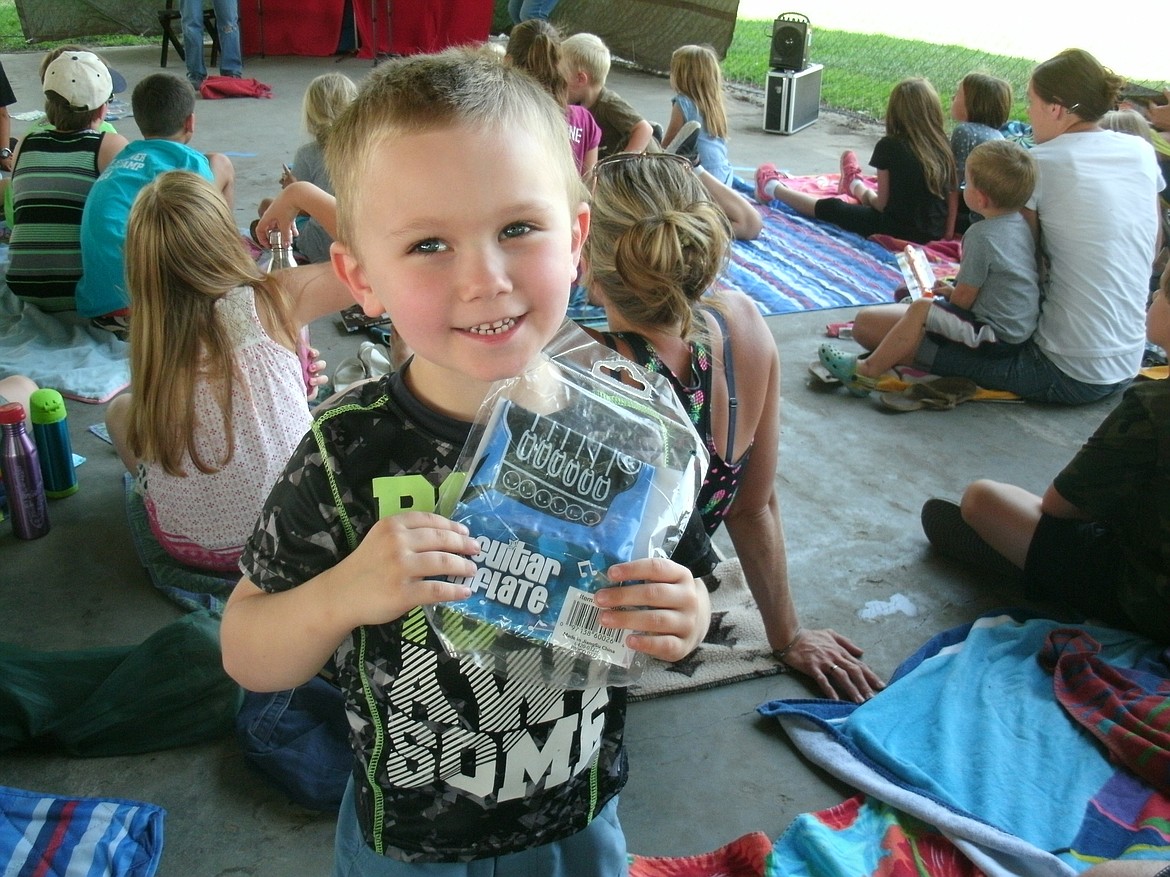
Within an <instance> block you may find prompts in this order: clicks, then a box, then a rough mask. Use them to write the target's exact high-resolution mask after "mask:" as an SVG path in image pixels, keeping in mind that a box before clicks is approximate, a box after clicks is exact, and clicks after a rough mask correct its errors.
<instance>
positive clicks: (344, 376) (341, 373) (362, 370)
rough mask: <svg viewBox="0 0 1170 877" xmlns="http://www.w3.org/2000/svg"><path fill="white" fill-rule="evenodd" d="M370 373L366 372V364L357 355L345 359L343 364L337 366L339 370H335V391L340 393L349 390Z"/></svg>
mask: <svg viewBox="0 0 1170 877" xmlns="http://www.w3.org/2000/svg"><path fill="white" fill-rule="evenodd" d="M368 377H369V375H368V374H366V366H365V363H363V362H362V361H361V360H360V359H358V358H357V357H356V356H351V357H348V358H347V359H343V360H342V361H341V364H340V365H338V366H337V370H336V371H334V372H333V391H334V392H335V393H340V392H342V391H344V390H348V389H349V388H350V387H352V386H353V385H354V384H356V383H358V382H359V381H364V380H365V379H366V378H368Z"/></svg>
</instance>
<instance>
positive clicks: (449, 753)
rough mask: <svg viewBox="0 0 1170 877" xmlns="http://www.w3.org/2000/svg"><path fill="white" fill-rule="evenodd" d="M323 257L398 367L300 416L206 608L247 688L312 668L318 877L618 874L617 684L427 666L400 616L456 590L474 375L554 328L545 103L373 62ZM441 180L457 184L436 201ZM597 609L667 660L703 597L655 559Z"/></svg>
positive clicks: (560, 223) (564, 204) (563, 245)
mask: <svg viewBox="0 0 1170 877" xmlns="http://www.w3.org/2000/svg"><path fill="white" fill-rule="evenodd" d="M326 158H327V163H328V165H329V170H330V176H331V178H332V179H333V181H334V184H335V186H336V189H337V205H338V238H337V243H335V244H334V249H333V263H334V268H335V270H336V271H337V273H338V275H339V276H340V277H341V278H342V279H343V280H344V281H345V282H346V283H347V284H348V285H349V287H350V289H351V290H352V292H353V295H354V297H355V298H356V299H357V301H358V302H359V303H361V304H362V306H363V307H364V308H365V310H366V312H367V313H369V314H371V315H375V314H380V313H382V312H383V311H385V312H387V313H389V315H390V317H391V319H392V320H393V321H394V324H395V327H396V328H397V329H398V331H399V332H400V333H401V335H402V337H403V339H404V341H405V342H406V343H407V344H408V345H409V346H410V348H411V349H412V350H413V351H414V357H413V358H412V359H411V360H410V361H409V362H408V363H407V364H406V365H405V366H404V367H403V369H402V370H401V371H400V372H395V373H392V374H391V375H390V376H388V377H387V378H385V379H384V380H382V381H380V382H376V383H374V382H371V383H366V384H364V385H362V386H361V387H359V388H357V389H355V390H354V391H353V392H352V393H350V394H348V395H347V396H345V397H344V398H343V399H342V400H340V401H339V402H338V403H337V405H335V406H334V407H332V408H331V409H330V410H329V411H327V412H325V413H324V414H322V415H321V416H320V417H319V418H318V419H317V420H316V421H315V422H314V425H313V427H312V430H311V432H310V433H309V435H307V436H306V438H305V440H304V442H303V443H302V445H301V447H300V448H299V449H298V451H297V452H296V453H295V454H294V455H293V458H292V460H291V461H290V462H289V465H288V467H287V469H286V471H285V475H284V476H283V477H282V478H281V479H280V481H278V483H277V485H276V487H275V488H274V489H273V492H272V495H271V497H270V498H269V501H268V504H267V505H266V508H265V510H264V512H263V513H262V514H261V520H260V522H259V524H258V526H257V529H256V532H255V534H254V536H253V538H252V540H251V542H250V543H249V544H248V546H247V548H246V549H245V552H244V557H243V559H242V560H241V568H242V570H243V571H244V578H243V579H242V580H241V582H240V584H239V586H238V587H237V588H236V590H235V592H234V593H233V594H232V597H231V599H230V600H229V602H228V606H227V609H226V611H225V613H224V621H223V629H222V641H223V651H224V664H225V666H226V667H227V669H228V672H229V673H231V675H232V676H233V677H235V678H236V679H237V680H238V681H239V682H240V683H241V684H242V685H244V686H245V687H247V688H249V689H252V690H260V691H265V690H279V689H283V688H289V687H292V686H295V685H299V684H301V683H303V682H305V681H307V680H308V679H310V678H311V677H312V676H313V675H314V674H315V673H317V672H318V670H320V669H321V667H322V666H323V665H325V663H326V662H327V661H329V659H330V658H333V659H334V660H335V662H336V664H337V666H338V669H339V679H340V683H341V686H342V689H343V691H344V693H345V697H346V704H347V711H348V713H349V721H350V727H351V742H352V745H353V748H354V755H355V766H354V772H353V777H352V779H351V782H350V787H349V789H348V790H347V792H346V796H345V799H344V800H343V801H342V804H341V812H340V815H339V819H338V829H337V848H336V854H335V866H334V874H335V875H350V874H353V875H358V874H361V875H372V874H376V875H396V874H412V873H417V872H418V868H417V867H416V864H415V863H418V864H420V865H421V864H422V863H426V864H427V865H428V870H427V872H426V873H428V874H432V873H434V874H443V875H448V874H449V875H463V874H480V873H485V874H487V873H491V874H500V875H503V874H527V873H534V874H535V873H539V874H542V875H544V874H558V875H559V874H564V875H574V877H575V875H603V874H604V875H610V874H623V873H624V872H625V868H626V859H625V842H624V839H623V836H622V832H621V827H620V825H619V824H618V821H617V814H616V809H617V794H618V792H619V791H620V790H621V788H622V786H623V785H624V782H625V776H626V768H625V755H624V751H623V745H622V729H623V725H624V720H625V695H624V690H623V689H604V688H597V689H586V690H584V691H568V690H563V689H555V688H549V687H547V686H546V685H544V684H543V683H542V682H541V680H540V679H539V678H529V677H525V676H523V675H519V676H517V675H510V676H509V677H508V678H507V679H502V678H497V677H495V676H493V675H492V673H491V672H490V671H489V670H485V669H481V668H478V667H476V666H475V665H474V663H473V662H471V661H470V660H467V659H460V658H456V657H452V656H449V655H447V654H446V653H445V652H444V651H443V649H442V647H441V645H440V644H439V642H438V640H437V637H436V635H435V633H434V632H433V631H432V630H431V629H430V627H429V626H428V624H427V623H426V619H425V616H424V615H423V612H422V610H421V609H420V607H421V606H423V605H427V604H434V603H439V602H443V601H451V600H459V599H462V598H465V597H466V596H468V594H469V591H468V590H467V588H465V587H462V586H460V585H455V584H452V583H450V582H447V581H443V580H442V579H444V578H445V577H460V576H468V575H471V574H473V573H474V571H475V566H474V564H473V563H472V561H471V560H470V559H469V558H470V556H472V555H474V554H476V553H477V552H478V551H479V548H478V546H477V544H476V542H475V541H474V540H472V539H471V538H470V536H469V535H468V533H467V531H466V529H465V528H463V527H462V526H461V525H458V524H455V523H453V522H451V521H449V520H448V519H446V518H444V517H441V516H440V514H435V512H436V511H437V512H439V513H442V512H445V511H449V510H450V506H451V503H452V500H453V499H454V497H453V496H452V495H451V494H452V492H453V491H452V489H451V485H453V484H456V483H458V481H459V480H460V477H459V473H458V472H457V471H456V470H455V465H456V463H457V462H458V457H459V453H460V450H461V449H462V446H463V443H464V441H465V440H466V438H467V435H468V432H469V429H470V421H471V420H472V419H473V418H474V417H475V415H476V412H477V411H478V409H479V406H480V403H481V402H482V401H483V399H484V398H485V395H486V393H487V391H488V388H489V387H490V385H491V383H492V382H493V381H496V380H498V379H501V378H507V377H512V376H515V375H517V374H520V373H521V372H523V371H525V370H526V369H527V368H529V367H530V366H531V365H532V364H534V363H535V362H536V361H537V360H538V357H539V355H540V352H541V350H542V348H544V346H545V345H546V344H547V343H548V341H549V340H550V339H551V338H552V336H553V334H554V333H555V332H556V330H557V329H558V327H559V326H560V325H561V323H562V321H563V319H564V317H565V311H566V308H567V304H568V295H569V287H570V285H571V283H572V282H573V279H574V277H575V275H576V269H577V260H578V257H579V255H580V251H581V246H582V243H583V242H584V239H585V236H586V234H587V232H588V228H589V210H588V207H587V205H586V203H585V193H584V191H583V189H582V184H581V182H580V178H579V177H578V175H577V171H576V168H575V166H574V164H573V160H572V157H571V154H570V151H569V144H568V139H567V134H566V130H565V124H564V115H563V113H562V112H561V110H560V109H559V108H558V107H557V106H556V105H555V103H554V102H553V101H552V99H551V98H549V97H548V96H547V95H546V94H545V93H544V92H543V91H542V90H541V89H540V87H539V86H538V85H536V84H535V82H533V81H531V80H529V78H528V77H527V76H526V75H524V74H523V73H520V72H517V71H515V70H511V69H509V68H507V67H504V66H502V65H500V64H499V63H498V62H497V61H495V60H492V59H489V58H486V57H484V56H483V55H482V54H479V53H475V52H471V51H464V50H451V51H449V52H445V53H443V54H441V55H436V56H416V57H414V58H411V59H407V60H404V61H401V62H399V63H397V64H387V65H384V66H383V67H381V68H379V69H378V70H377V71H376V72H375V73H374V74H373V75H371V77H370V78H369V80H367V82H366V84H365V86H364V87H363V89H362V92H361V93H360V94H359V96H358V99H357V100H356V101H355V102H354V103H353V104H352V105H351V106H350V107H349V109H348V110H347V112H346V114H345V115H344V116H343V117H342V119H341V120H340V121H339V122H338V124H337V126H336V128H335V129H334V132H333V133H332V135H331V139H330V143H329V148H328V151H327V156H326ZM453 192H458V193H459V197H458V198H457V199H454V198H452V197H450V196H451V193H453ZM607 575H608V578H609V579H610V581H612V582H614V583H615V584H621V583H623V582H627V581H639V582H641V584H633V585H626V586H624V587H620V588H617V587H615V588H607V589H604V590H602V591H600V592H598V594H597V595H596V602H597V604H598V605H599V606H600V607H602V609H603V611H602V613H601V623H602V625H603V626H605V627H610V628H629V629H632V630H635V631H638V633H637V634H635V635H634V636H632V637H631V639H630V645H631V647H632V648H634V649H637V650H639V651H642V652H645V653H647V654H649V655H652V656H655V657H658V658H661V659H664V660H678V659H679V658H682V657H684V656H685V655H687V654H688V653H689V652H690V651H691V650H692V649H694V648H695V646H696V645H698V643H699V641H700V640H701V638H702V636H703V635H704V634H705V632H706V630H707V625H708V622H709V616H710V608H709V604H708V600H707V596H706V593H705V589H703V588H702V587H699V586H697V585H696V583H695V581H694V580H693V579H692V577H691V576H690V574H689V573H688V572H687V571H686V569H685V568H684V567H682V566H680V565H678V564H676V563H673V562H671V561H668V560H665V559H647V560H636V561H632V562H629V563H623V564H617V565H615V566H613V567H611V568H610V569H609V570H608V573H607Z"/></svg>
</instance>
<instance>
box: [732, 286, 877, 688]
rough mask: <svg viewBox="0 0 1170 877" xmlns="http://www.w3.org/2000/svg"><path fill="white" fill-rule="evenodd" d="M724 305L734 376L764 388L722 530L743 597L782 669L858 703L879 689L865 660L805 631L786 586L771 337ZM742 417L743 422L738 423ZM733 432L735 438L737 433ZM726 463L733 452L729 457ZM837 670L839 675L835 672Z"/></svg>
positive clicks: (744, 312) (750, 316)
mask: <svg viewBox="0 0 1170 877" xmlns="http://www.w3.org/2000/svg"><path fill="white" fill-rule="evenodd" d="M747 304H748V306H749V307H750V310H749V309H748V308H745V307H743V306H740V307H736V306H735V302H734V300H732V302H731V303H729V307H728V310H729V314H728V324H729V330H730V332H731V336H732V339H733V346H734V349H735V353H734V354H733V355H734V362H735V371H736V374H737V375H741V376H747V375H750V376H752V377H753V380H756V379H757V376H760V377H762V376H765V375H766V381H765V382H764V385H765V386H766V387H767V389H766V392H765V395H764V397H763V400H762V408H761V410H760V417H759V421H758V423H757V425H756V428H755V434H754V440H753V443H752V451H751V456H750V457H749V458H748V463H747V467H746V471H745V472H744V474H743V478H742V480H741V482H740V488H739V491H738V493H737V494H736V497H735V500H734V501H733V502H732V504H731V508H730V509H729V510H728V514H727V517H726V519H725V523H726V525H727V532H728V535H729V536H730V537H731V541H732V544H733V545H734V546H735V550H736V554H737V555H738V556H739V561H740V565H741V567H742V568H743V572H744V578H745V580H746V581H747V585H748V589H749V590H750V591H751V593H752V596H753V597H754V598H755V600H756V604H757V605H758V606H759V608H760V615H761V618H762V619H763V622H764V630H765V632H766V633H767V636H768V643H769V645H770V646H771V647H772V648H773V649H774V650H781V649H785V648H787V651H786V653H785V655H784V658H783V662H784V663H785V664H787V665H788V666H789V667H791V668H792V669H794V670H798V671H799V672H801V673H804V674H805V675H807V676H809V677H810V678H811V679H813V681H815V682H816V684H817V685H818V687H820V689H821V690H822V691H823V692H824V693H825V694H826V695H828V696H829V697H832V698H834V699H837V698H841V697H845V698H848V699H850V700H855V701H861V700H864V699H866V698H869V697H872V696H873V694H874V693H875V692H876V691H877V690H879V689H881V688H882V687H883V685H882V682H881V679H880V678H879V677H878V676H877V674H876V673H874V672H873V671H872V670H871V669H870V668H869V667H868V666H867V665H866V664H865V663H864V662H863V661H862V660H861V655H862V650H861V649H859V648H858V647H857V646H855V645H854V644H853V643H852V642H850V641H849V640H848V639H847V638H845V637H843V636H841V635H840V634H838V633H836V632H835V631H833V630H828V629H806V630H802V628H801V624H800V616H799V614H798V613H797V610H796V604H795V602H794V600H793V597H792V591H791V588H790V587H789V581H788V554H787V548H786V545H785V542H784V524H783V520H782V518H781V513H780V500H779V496H778V495H777V492H776V482H775V477H776V465H777V458H778V450H777V447H778V444H779V440H780V358H779V356H778V354H777V352H776V345H775V342H774V340H773V338H772V334H771V332H769V331H768V328H767V325H766V324H765V323H764V321H763V318H762V317H760V315H759V312H758V311H756V310H755V306H754V305H751V303H750V302H748V303H747ZM742 413H743V412H741V419H742ZM737 431H738V430H737ZM726 454H727V455H728V456H729V457H731V455H733V454H735V449H728V450H727V451H726ZM834 668H836V669H834Z"/></svg>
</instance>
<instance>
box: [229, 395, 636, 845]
mask: <svg viewBox="0 0 1170 877" xmlns="http://www.w3.org/2000/svg"><path fill="white" fill-rule="evenodd" d="M468 429H469V425H468V424H466V423H461V422H458V421H453V420H450V419H448V418H444V417H441V416H439V415H436V414H435V413H434V412H431V411H429V410H428V409H426V408H424V407H423V406H422V405H421V404H419V403H418V401H417V400H416V399H414V397H413V396H412V395H411V394H410V392H409V390H407V389H406V387H405V385H404V383H403V382H402V380H401V378H400V376H399V375H398V374H394V375H391V376H390V377H389V378H387V379H385V380H383V381H380V382H376V383H370V384H365V385H363V386H362V387H361V388H360V389H359V390H358V391H356V392H355V393H353V394H349V395H348V396H347V397H346V398H345V400H344V402H342V403H341V404H339V405H336V406H334V407H333V408H332V409H331V410H330V411H328V412H326V413H324V414H322V415H320V416H319V417H318V418H317V420H316V421H315V422H314V425H313V428H312V430H311V432H310V433H309V434H308V435H307V436H306V437H305V440H304V441H303V442H302V443H301V446H300V447H299V448H298V449H297V451H296V453H294V455H293V457H292V459H291V460H290V462H289V464H288V466H287V467H286V469H285V472H284V475H282V476H281V478H280V480H279V481H278V482H277V484H276V486H275V487H274V488H273V490H272V494H271V496H270V497H269V499H268V502H267V503H266V505H265V508H264V510H263V512H262V513H261V516H260V520H259V522H258V524H257V527H256V531H255V533H254V534H253V536H252V538H251V540H250V541H249V543H248V545H247V547H246V548H245V551H244V555H243V558H242V560H241V567H242V569H243V570H244V572H245V574H247V575H248V576H249V577H250V578H251V580H252V581H253V582H254V583H255V584H256V585H257V586H259V587H260V588H263V589H264V590H266V591H270V592H276V591H282V590H286V589H289V588H292V587H296V586H297V585H299V584H302V583H303V582H306V581H308V580H309V579H311V578H313V577H315V576H316V575H318V574H319V573H321V572H323V571H325V570H327V569H330V568H332V567H333V566H336V565H337V563H338V562H339V561H340V560H341V559H343V558H344V557H345V556H346V555H348V554H349V553H350V551H352V550H353V548H352V546H356V545H357V544H359V543H360V541H361V540H362V539H363V538H364V537H365V535H366V533H367V532H368V531H369V529H370V528H371V527H372V526H373V525H374V523H375V522H376V521H377V520H378V519H379V518H380V517H386V516H389V515H391V514H395V513H397V512H399V511H406V510H410V509H416V510H422V511H431V510H433V508H434V507H435V505H436V504H437V502H438V497H439V495H440V493H441V492H443V491H444V490H445V489H446V490H450V489H452V485H456V484H458V482H459V476H458V474H457V473H455V470H454V467H455V464H456V462H457V460H458V457H459V452H460V450H461V449H462V447H463V443H464V441H465V439H466V436H467V433H468ZM326 461H327V462H328V465H326ZM444 485H446V488H444ZM335 660H336V663H337V667H338V678H339V681H340V684H341V686H342V690H343V692H344V694H345V698H346V705H347V710H348V713H349V721H350V727H351V742H352V744H353V747H354V752H355V755H356V761H355V766H354V788H355V793H356V800H357V811H358V821H359V823H360V824H361V826H362V829H363V831H364V833H365V836H366V841H367V843H369V844H370V846H371V847H372V848H373V849H375V850H376V851H378V852H381V853H383V854H384V855H387V856H390V857H392V858H395V859H400V860H403V861H418V862H444V861H446V862H450V861H466V860H470V859H477V858H486V857H491V856H498V855H503V854H506V853H510V852H516V851H519V850H522V849H528V848H531V847H533V846H537V845H541V844H546V843H550V842H552V841H555V840H558V839H560V838H563V837H567V836H569V835H571V834H574V833H575V832H577V831H579V830H581V829H582V828H584V827H585V826H586V825H587V824H588V823H589V821H590V820H591V819H592V817H593V815H595V814H596V813H597V811H598V810H599V809H600V808H601V807H602V806H603V805H604V804H605V803H606V802H607V801H608V800H609V799H610V798H612V797H613V796H614V795H616V794H617V793H618V791H620V789H621V788H622V786H623V785H624V784H625V777H626V765H625V754H624V750H623V748H622V731H623V727H624V722H625V692H624V689H609V690H607V689H591V690H586V691H565V690H562V689H555V688H547V687H545V686H544V685H543V684H542V683H541V682H540V680H539V677H538V674H537V673H535V672H534V673H531V674H525V673H522V672H516V671H515V669H513V671H512V672H509V673H508V674H507V678H506V679H504V678H501V677H500V676H497V675H495V674H493V673H491V672H490V671H489V670H485V669H481V668H477V667H475V666H474V665H473V664H472V663H471V662H470V661H466V660H460V659H458V658H454V657H451V656H449V655H447V654H446V653H445V652H444V651H443V649H442V647H441V645H440V644H439V642H438V640H437V638H436V636H435V634H434V632H433V631H432V629H431V627H430V625H429V624H428V623H427V621H426V618H425V616H424V614H423V612H422V610H420V609H415V610H414V611H412V612H411V613H409V614H408V615H407V616H405V617H404V618H402V619H399V620H398V621H395V622H392V623H390V624H384V625H380V626H373V627H363V628H359V629H358V630H355V631H354V632H353V634H352V635H351V636H350V637H349V638H347V639H346V640H345V641H344V642H343V643H342V644H341V645H340V646H339V648H338V650H337V652H336V654H335ZM539 660H540V650H539V649H537V648H534V649H532V650H529V652H528V653H525V652H521V653H519V654H517V655H516V656H515V661H516V663H517V664H521V665H522V664H524V663H526V662H529V661H531V662H532V663H533V666H534V667H535V666H536V665H537V664H538V662H539Z"/></svg>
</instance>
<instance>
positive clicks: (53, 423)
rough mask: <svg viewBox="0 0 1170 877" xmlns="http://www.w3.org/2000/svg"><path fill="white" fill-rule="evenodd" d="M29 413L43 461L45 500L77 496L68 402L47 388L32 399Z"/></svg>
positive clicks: (29, 403)
mask: <svg viewBox="0 0 1170 877" xmlns="http://www.w3.org/2000/svg"><path fill="white" fill-rule="evenodd" d="M28 411H29V414H28V419H29V420H31V421H32V428H33V440H34V441H35V442H36V445H37V455H38V456H39V457H40V458H41V478H42V480H43V481H44V482H45V496H47V497H49V499H60V498H61V497H63V496H69V495H71V494H74V493H76V492H77V470H76V469H75V468H74V467H73V443H72V442H70V440H69V422H68V420H67V419H66V411H65V400H64V399H63V398H61V394H60V393H58V392H57V391H56V390H50V389H48V388H43V389H40V390H37V391H36V392H35V393H33V394H32V395H31V396H29V399H28Z"/></svg>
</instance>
